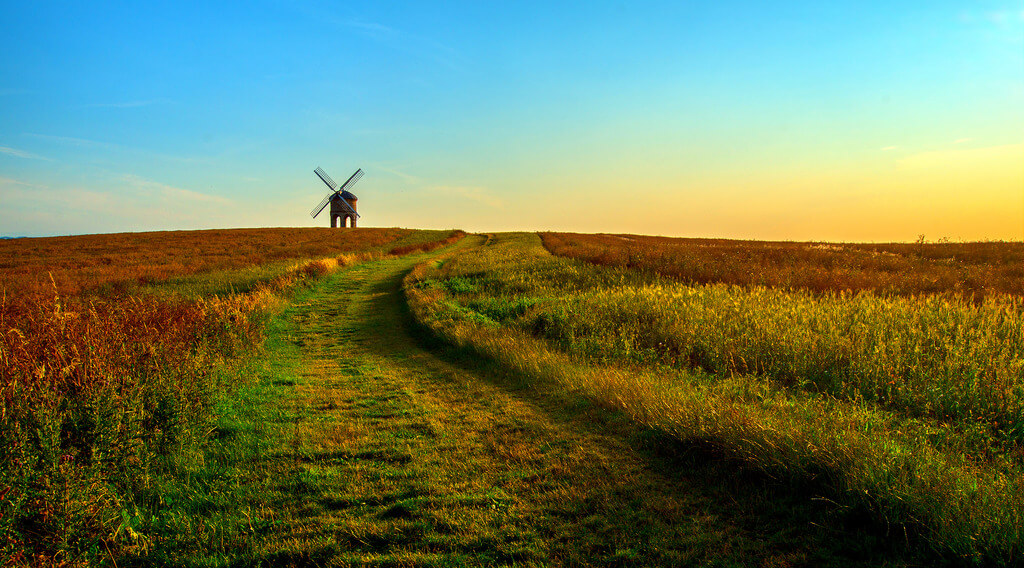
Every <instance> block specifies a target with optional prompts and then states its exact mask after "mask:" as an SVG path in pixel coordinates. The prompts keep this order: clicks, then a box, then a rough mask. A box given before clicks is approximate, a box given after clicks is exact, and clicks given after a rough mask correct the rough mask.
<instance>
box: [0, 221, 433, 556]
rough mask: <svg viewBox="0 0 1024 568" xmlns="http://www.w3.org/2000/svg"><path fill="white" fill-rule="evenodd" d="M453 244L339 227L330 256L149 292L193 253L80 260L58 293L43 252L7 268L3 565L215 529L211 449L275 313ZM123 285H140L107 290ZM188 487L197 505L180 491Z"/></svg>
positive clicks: (226, 249)
mask: <svg viewBox="0 0 1024 568" xmlns="http://www.w3.org/2000/svg"><path fill="white" fill-rule="evenodd" d="M269 233H270V235H271V236H272V237H273V236H274V235H277V236H281V235H278V234H277V233H275V232H274V231H269ZM227 234H228V235H229V236H231V237H232V238H235V237H238V236H239V235H240V234H239V233H232V232H230V231H229V232H227ZM246 234H247V235H248V234H249V233H246ZM205 236H209V235H205ZM250 236H251V235H250ZM346 236H347V237H346ZM450 236H452V232H450V231H426V232H413V231H405V230H369V231H363V232H356V231H335V232H333V233H332V235H331V236H330V239H329V240H330V243H328V250H331V251H333V255H332V256H329V257H326V258H320V259H305V260H290V261H282V262H275V263H271V264H269V265H267V266H265V267H262V268H259V267H249V268H245V267H246V266H247V265H248V264H249V263H251V262H253V261H254V259H253V258H252V257H250V256H247V255H246V254H244V253H243V252H242V251H240V252H239V254H240V255H241V257H242V258H236V259H231V258H226V259H224V258H222V259H220V260H218V261H217V262H216V263H214V264H210V259H202V258H199V259H195V260H196V262H195V263H194V265H195V266H200V267H203V266H207V267H209V266H220V265H227V266H239V267H242V268H231V269H227V270H224V271H219V272H214V273H200V274H195V275H193V276H191V277H188V278H178V279H175V280H174V281H173V282H163V283H160V284H159V285H151V286H148V287H147V286H142V287H140V286H139V283H140V282H142V281H148V280H147V279H148V278H149V277H151V276H153V275H154V274H164V273H165V272H166V273H167V275H168V277H169V276H173V275H174V274H175V272H174V271H175V270H177V267H178V266H179V264H178V263H179V261H180V260H181V259H183V258H190V256H192V257H193V258H194V255H195V254H196V251H195V250H175V249H174V248H173V246H172V245H171V244H170V243H164V246H165V247H169V248H168V250H163V251H161V250H160V249H159V246H158V244H154V243H150V245H149V246H150V247H151V248H150V249H149V252H148V253H147V254H152V255H156V256H159V257H160V258H161V259H163V261H166V262H165V264H162V265H160V266H159V267H158V270H156V271H155V272H154V271H151V270H149V268H146V267H133V266H130V265H129V264H130V258H129V259H128V260H124V259H122V260H124V262H113V261H112V262H111V263H110V265H112V266H115V268H114V269H111V270H108V271H104V272H101V273H96V272H95V271H93V270H90V269H89V267H90V266H92V265H93V264H92V260H94V259H93V258H92V257H90V256H89V252H88V251H81V250H80V251H77V252H75V253H74V254H73V255H70V256H71V257H72V258H73V259H74V262H76V263H79V264H81V265H83V267H84V268H81V269H80V270H79V271H78V272H75V271H74V270H71V269H68V270H65V271H64V272H63V273H62V278H63V281H61V282H58V280H57V278H53V279H52V280H51V282H50V287H49V288H48V289H46V288H40V287H39V286H38V285H37V283H36V280H35V279H33V278H29V277H27V276H26V275H27V274H29V273H30V272H31V271H30V270H28V269H26V268H25V266H29V267H31V266H40V265H47V264H48V263H47V262H46V259H45V258H43V257H40V256H32V257H26V258H25V266H21V265H17V266H14V267H8V268H9V269H10V271H9V272H10V273H12V274H14V275H15V276H14V277H13V278H10V279H6V273H5V280H4V284H5V286H11V287H12V288H8V289H7V290H8V292H7V293H5V294H4V295H3V296H2V298H3V300H2V302H0V402H2V407H0V495H2V499H0V555H2V559H3V563H5V564H13V565H34V564H40V563H44V564H45V563H53V564H67V565H77V564H90V563H95V562H99V561H104V562H105V561H106V560H111V561H113V559H114V558H115V557H119V556H121V555H124V554H133V555H134V554H142V553H145V552H146V551H148V550H151V549H153V548H154V547H159V546H161V539H168V538H169V539H170V540H171V541H173V539H174V538H175V536H174V534H175V531H178V532H179V533H186V532H187V533H198V534H204V531H210V530H213V531H216V530H218V529H217V528H216V526H209V527H207V526H205V525H203V526H198V525H196V526H194V523H202V522H204V521H201V520H200V519H199V518H198V517H195V518H194V517H193V516H190V515H193V514H194V513H195V512H196V511H194V510H193V509H194V508H195V507H196V506H201V503H203V502H204V501H209V502H213V501H218V500H219V502H222V501H224V500H225V499H229V498H230V496H225V495H220V496H216V495H213V494H206V493H204V491H206V490H205V489H204V487H206V482H205V481H203V480H204V479H205V478H207V477H210V476H212V479H216V478H217V476H219V475H221V474H218V473H216V472H215V471H214V470H215V469H216V468H217V467H218V466H217V465H216V463H213V462H210V463H208V462H207V458H208V457H209V456H210V455H212V454H210V452H209V444H210V443H211V442H212V441H213V440H215V439H216V437H217V436H218V435H219V432H220V429H221V428H222V426H223V425H222V424H221V419H222V417H223V415H224V408H223V407H222V406H220V405H221V404H222V402H223V401H224V400H225V397H226V396H227V395H228V394H229V393H231V392H234V391H235V390H236V389H237V388H238V387H239V386H240V385H243V384H244V383H245V382H246V381H247V376H246V370H245V365H246V361H245V359H244V358H243V357H242V356H244V355H246V354H252V353H254V351H255V350H256V349H259V347H260V345H261V344H262V341H263V330H264V324H265V321H266V318H267V316H268V313H269V312H270V311H271V310H273V309H275V308H276V307H277V306H278V305H279V304H280V303H281V302H282V301H284V300H285V299H286V298H287V297H288V296H289V294H291V293H292V291H293V290H295V289H297V288H301V287H303V286H305V285H306V284H309V283H312V282H314V281H316V280H318V279H319V278H321V277H323V276H324V275H326V274H328V273H330V272H332V271H334V270H337V269H339V268H344V267H347V266H351V265H353V264H358V263H360V262H365V261H370V260H375V259H379V258H383V257H384V256H386V255H387V251H386V250H382V247H385V246H389V247H390V246H396V245H397V246H402V245H403V243H405V244H411V245H414V246H429V243H431V242H434V241H438V240H444V239H446V238H449V237H450ZM101 237H102V236H92V237H89V239H88V240H87V242H89V243H92V244H93V245H95V246H98V247H100V248H101V249H102V250H106V248H104V247H108V246H113V247H114V248H117V247H118V246H120V244H119V243H120V240H123V239H124V238H127V237H125V236H123V235H114V236H112V237H111V239H112V240H113V241H114V242H113V243H106V244H104V241H103V240H102V238H101ZM192 237H194V235H192ZM144 238H145V237H144ZM346 238H348V239H350V240H349V241H348V242H346V241H345V239H346ZM214 240H216V239H214ZM28 241H32V240H31V239H30V240H28ZM178 241H179V244H180V243H184V242H190V241H189V238H186V237H183V238H181V239H178ZM208 244H209V243H208ZM214 244H215V245H216V246H220V247H223V249H222V250H221V251H220V253H221V254H220V255H219V256H227V257H230V254H231V250H232V249H231V247H232V246H233V244H234V241H232V240H230V239H229V240H221V241H219V242H215V243H214ZM299 244H300V245H301V243H299ZM101 245H102V246H101ZM322 245H323V243H319V244H318V245H317V246H322ZM40 250H42V249H40ZM40 250H37V251H35V252H36V253H40ZM301 250H306V249H305V248H303V247H302V246H297V247H295V249H294V250H290V251H288V252H286V254H297V253H298V251H301ZM52 260H53V262H52V264H55V265H60V263H61V262H64V260H63V259H59V258H58V259H52ZM100 264H103V263H100ZM133 271H134V272H133ZM186 272H187V271H186ZM125 275H128V277H129V278H133V279H134V280H132V282H133V283H132V284H131V285H125V286H113V287H109V288H104V286H105V285H110V284H116V283H119V282H121V283H123V282H124V280H122V279H121V278H122V277H124V276H125ZM37 276H38V275H37ZM75 277H79V280H75ZM153 284H157V282H156V281H155V280H154V281H153ZM69 291H85V292H87V293H77V294H76V293H73V292H69ZM182 491H183V492H185V493H186V494H189V495H190V496H189V497H181V496H177V493H178V492H182ZM211 500H212V501H211ZM197 503H198V504H199V505H197ZM207 536H209V538H210V539H215V538H216V535H215V534H214V535H213V536H210V535H207ZM208 540H209V539H208Z"/></svg>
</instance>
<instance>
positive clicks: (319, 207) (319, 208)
mask: <svg viewBox="0 0 1024 568" xmlns="http://www.w3.org/2000/svg"><path fill="white" fill-rule="evenodd" d="M332 197H334V194H333V193H328V194H327V197H325V198H324V200H323V201H321V202H320V205H317V206H316V207H314V208H313V210H312V211H310V212H309V215H310V216H311V217H313V218H314V219H316V216H317V215H319V214H320V212H321V211H323V210H324V207H327V204H328V203H330V202H331V198H332ZM346 205H348V204H347V203H346Z"/></svg>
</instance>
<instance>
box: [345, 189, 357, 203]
mask: <svg viewBox="0 0 1024 568" xmlns="http://www.w3.org/2000/svg"><path fill="white" fill-rule="evenodd" d="M341 197H343V198H344V199H345V201H356V200H357V199H359V198H358V197H356V195H355V194H354V193H351V192H348V191H343V192H341Z"/></svg>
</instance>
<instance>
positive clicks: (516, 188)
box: [0, 1, 1024, 240]
mask: <svg viewBox="0 0 1024 568" xmlns="http://www.w3.org/2000/svg"><path fill="white" fill-rule="evenodd" d="M213 4H214V5H212V6H211V5H207V4H206V3H187V2H173V3H151V2H146V3H142V2H139V3H134V2H125V3H102V4H92V3H52V2H30V3H22V2H2V3H0V51H2V52H3V53H4V54H5V55H4V57H3V58H2V59H0V204H2V206H0V234H7V235H15V234H17V235H30V236H34V235H54V234H78V233H94V232H115V231H140V230H162V229H196V228H213V227H254V226H321V225H326V224H327V220H326V219H324V218H323V217H320V218H317V219H316V220H313V219H310V217H309V214H308V212H309V209H310V208H311V207H312V206H313V205H315V204H316V203H317V202H318V201H319V200H320V198H321V197H322V196H323V195H324V194H325V191H324V188H322V187H321V185H320V182H319V180H317V179H316V177H315V176H314V175H313V173H312V170H313V168H315V167H316V166H321V167H323V168H324V169H325V170H327V171H328V172H329V173H330V174H331V175H332V176H333V177H334V178H335V179H339V180H340V179H344V178H346V177H347V176H348V175H349V174H350V173H351V172H352V171H354V170H355V169H356V168H357V167H362V168H363V169H364V170H365V171H366V177H365V178H363V180H362V181H360V183H359V184H358V185H357V186H356V187H355V188H354V192H355V193H356V194H357V195H358V196H359V198H360V200H359V207H360V212H361V213H363V218H362V219H361V224H362V225H364V226H407V227H423V228H449V227H460V228H464V229H467V230H476V231H487V230H515V229H526V230H538V229H554V230H576V231H587V232H633V233H650V234H666V235H679V236H714V237H735V238H760V239H797V240H810V239H815V240H913V239H914V238H916V236H917V235H918V234H922V233H923V234H925V235H926V236H928V237H930V238H939V237H943V236H946V237H950V238H954V239H955V238H963V239H982V238H997V239H1021V238H1024V2H1020V1H1017V2H1005V1H1004V2H942V1H931V2H916V1H914V2H896V3H893V2H871V1H869V2H861V3H822V2H800V1H794V2H785V3H772V4H769V3H763V2H699V3H698V2H630V3H625V2H587V3H582V2H581V3H559V5H558V6H551V5H550V3H516V4H514V5H510V6H504V7H502V6H493V5H490V4H489V3H477V2H446V3H440V4H438V5H433V6H429V5H426V4H425V3H412V2H409V3H402V2H395V3H356V2H346V3H330V2H248V3H241V2H239V3H234V2H230V3H213Z"/></svg>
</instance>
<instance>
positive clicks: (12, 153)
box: [0, 146, 50, 160]
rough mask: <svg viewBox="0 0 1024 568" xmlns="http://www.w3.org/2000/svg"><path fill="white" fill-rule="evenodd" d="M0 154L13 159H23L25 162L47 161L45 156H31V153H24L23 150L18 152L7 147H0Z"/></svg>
mask: <svg viewBox="0 0 1024 568" xmlns="http://www.w3.org/2000/svg"><path fill="white" fill-rule="evenodd" d="M0 154H7V155H8V156H14V157H15V158H24V159H26V160H49V159H50V158H47V157H45V156H40V155H39V154H33V153H32V152H26V151H25V150H19V149H17V148H11V147H9V146H0Z"/></svg>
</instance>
